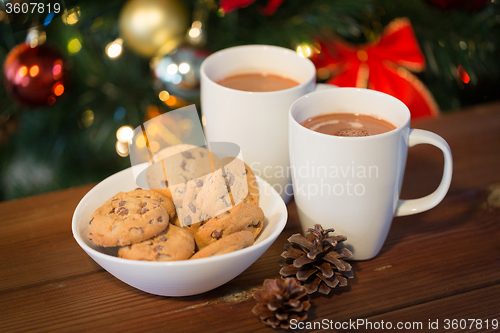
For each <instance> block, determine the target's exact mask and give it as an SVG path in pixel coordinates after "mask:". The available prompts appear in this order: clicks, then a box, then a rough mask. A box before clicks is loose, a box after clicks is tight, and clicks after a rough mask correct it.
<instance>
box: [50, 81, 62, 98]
mask: <svg viewBox="0 0 500 333" xmlns="http://www.w3.org/2000/svg"><path fill="white" fill-rule="evenodd" d="M52 91H53V92H54V95H56V96H61V95H62V94H63V92H64V86H63V85H62V83H60V82H56V84H54V87H53V88H52Z"/></svg>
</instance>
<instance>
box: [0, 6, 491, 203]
mask: <svg viewBox="0 0 500 333" xmlns="http://www.w3.org/2000/svg"><path fill="white" fill-rule="evenodd" d="M242 44H271V45H279V46H283V47H287V48H291V49H293V50H296V51H297V53H298V54H299V55H301V56H303V57H307V58H310V59H311V60H312V61H313V62H314V64H315V65H316V68H317V77H318V81H319V82H326V83H331V84H335V85H338V86H357V87H363V88H369V89H375V90H379V91H383V92H386V93H389V94H391V95H393V96H395V97H397V98H399V99H401V100H402V101H403V102H405V103H406V104H407V105H408V106H409V108H410V111H411V113H412V118H413V119H418V118H424V117H436V116H439V115H440V114H444V113H447V112H458V111H457V110H458V109H460V108H462V107H464V106H468V105H474V104H479V103H485V102H490V101H494V100H497V99H499V98H500V94H499V92H498V90H499V88H500V0H471V1H466V0H411V1H408V0H393V1H385V0H370V1H368V0H356V1H352V0H309V1H304V0H127V1H121V0H105V1H103V0H100V1H97V0H81V1H78V0H54V1H38V2H36V5H33V0H31V1H20V0H15V1H8V0H5V1H3V2H2V1H0V62H1V64H2V65H3V70H2V78H3V81H2V84H0V200H11V199H15V198H20V197H24V196H29V195H34V194H38V193H43V192H47V191H54V190H58V189H63V188H67V187H71V186H76V185H81V184H87V183H91V182H98V181H100V180H102V179H104V178H105V177H107V176H109V175H111V174H113V173H115V172H117V171H119V170H122V169H124V168H127V167H129V166H130V159H129V157H128V144H127V142H128V140H129V139H130V138H131V135H132V134H131V133H133V132H132V129H134V128H136V127H137V126H140V125H141V124H142V123H143V122H145V121H147V120H149V119H152V118H154V117H156V116H158V115H160V114H164V113H165V112H168V111H169V110H173V109H177V108H179V107H183V106H186V105H190V104H196V105H197V107H198V111H200V107H199V96H200V94H199V93H200V92H199V89H200V87H199V67H200V64H201V62H202V61H203V59H204V58H205V57H206V56H208V55H209V54H210V53H212V52H214V51H217V50H220V49H223V48H226V47H230V46H235V45H242ZM291 70H293V69H291ZM472 125H473V124H472ZM173 126H175V125H173ZM153 130H154V129H153ZM169 131H170V132H171V134H172V133H173V134H175V132H176V128H169ZM136 144H145V143H139V142H138V143H136Z"/></svg>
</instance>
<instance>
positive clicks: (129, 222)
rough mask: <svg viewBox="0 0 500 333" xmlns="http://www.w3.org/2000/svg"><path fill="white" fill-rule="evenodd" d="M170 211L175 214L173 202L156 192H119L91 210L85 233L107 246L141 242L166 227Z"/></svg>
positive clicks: (98, 243)
mask: <svg viewBox="0 0 500 333" xmlns="http://www.w3.org/2000/svg"><path fill="white" fill-rule="evenodd" d="M170 213H172V214H175V210H174V207H173V204H172V202H171V201H170V200H169V199H168V198H166V197H164V196H163V195H161V194H159V193H156V192H154V191H149V190H141V189H137V190H134V191H131V192H128V193H124V192H120V193H118V194H117V195H115V196H114V197H112V198H111V199H109V200H108V201H106V202H105V203H104V205H102V206H101V207H99V208H98V209H97V210H96V211H95V212H94V213H93V214H92V217H91V219H90V221H89V227H88V237H89V239H90V240H91V241H92V242H93V243H94V244H95V245H98V246H106V247H109V246H117V245H120V246H124V245H129V244H132V243H138V242H142V241H145V240H147V239H149V238H152V237H153V236H155V235H157V234H158V233H160V232H162V231H163V230H165V229H166V228H167V227H168V225H169V220H170V216H173V215H172V214H170Z"/></svg>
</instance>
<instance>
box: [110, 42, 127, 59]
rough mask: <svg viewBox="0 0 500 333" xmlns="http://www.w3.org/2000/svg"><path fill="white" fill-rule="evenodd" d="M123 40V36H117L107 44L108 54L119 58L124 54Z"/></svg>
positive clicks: (112, 57)
mask: <svg viewBox="0 0 500 333" xmlns="http://www.w3.org/2000/svg"><path fill="white" fill-rule="evenodd" d="M122 45H123V40H122V39H121V38H117V39H116V40H115V41H113V42H111V43H109V44H108V45H107V46H106V54H107V55H108V57H110V58H111V59H114V58H117V57H119V56H120V54H122V51H123V47H122Z"/></svg>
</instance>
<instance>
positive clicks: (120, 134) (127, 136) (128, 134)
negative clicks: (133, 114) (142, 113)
mask: <svg viewBox="0 0 500 333" xmlns="http://www.w3.org/2000/svg"><path fill="white" fill-rule="evenodd" d="M133 137H134V129H133V128H132V127H130V126H122V127H120V128H119V129H118V130H117V131H116V138H117V139H118V141H121V142H129V141H131V140H132V138H133Z"/></svg>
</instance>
